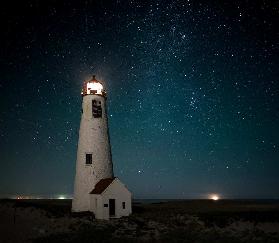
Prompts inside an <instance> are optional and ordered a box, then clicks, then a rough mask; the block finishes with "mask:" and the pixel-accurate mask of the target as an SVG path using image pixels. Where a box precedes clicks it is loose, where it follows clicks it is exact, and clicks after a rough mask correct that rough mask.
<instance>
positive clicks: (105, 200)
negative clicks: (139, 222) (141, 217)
mask: <svg viewBox="0 0 279 243" xmlns="http://www.w3.org/2000/svg"><path fill="white" fill-rule="evenodd" d="M131 205H132V194H131V192H130V191H129V190H128V189H127V187H126V186H125V185H124V184H123V183H122V182H121V181H120V180H119V179H118V178H117V177H113V178H105V179H101V180H100V181H99V182H98V183H97V184H96V185H95V188H94V189H93V190H92V191H91V192H90V208H89V211H91V212H93V213H94V214H95V218H96V219H110V218H120V217H122V216H128V215H130V214H131V213H132V206H131Z"/></svg>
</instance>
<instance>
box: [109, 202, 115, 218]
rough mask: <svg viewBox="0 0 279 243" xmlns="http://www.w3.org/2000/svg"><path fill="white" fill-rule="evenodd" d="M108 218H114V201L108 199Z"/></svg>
mask: <svg viewBox="0 0 279 243" xmlns="http://www.w3.org/2000/svg"><path fill="white" fill-rule="evenodd" d="M109 216H110V217H113V216H115V199H109Z"/></svg>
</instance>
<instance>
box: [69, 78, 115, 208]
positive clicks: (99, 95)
mask: <svg viewBox="0 0 279 243" xmlns="http://www.w3.org/2000/svg"><path fill="white" fill-rule="evenodd" d="M81 94H82V96H83V101H82V116H81V122H80V129H79V141H78V151H77V161H76V176H75V185H74V197H73V203H72V211H74V212H79V211H88V210H89V205H90V203H89V200H90V199H89V193H90V192H91V191H92V189H94V186H95V185H96V184H97V182H98V181H99V180H101V179H104V178H111V177H113V168H112V160H111V149H110V141H109V133H108V119H107V112H106V92H105V91H104V88H103V85H102V84H101V83H100V81H98V80H96V79H95V76H93V78H92V79H91V80H89V81H85V82H84V84H83V89H82V92H81Z"/></svg>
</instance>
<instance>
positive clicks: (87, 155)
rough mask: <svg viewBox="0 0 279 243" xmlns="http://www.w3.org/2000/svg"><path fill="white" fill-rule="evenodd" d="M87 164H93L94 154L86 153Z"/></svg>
mask: <svg viewBox="0 0 279 243" xmlns="http://www.w3.org/2000/svg"><path fill="white" fill-rule="evenodd" d="M85 164H87V165H91V164H92V154H86V156H85Z"/></svg>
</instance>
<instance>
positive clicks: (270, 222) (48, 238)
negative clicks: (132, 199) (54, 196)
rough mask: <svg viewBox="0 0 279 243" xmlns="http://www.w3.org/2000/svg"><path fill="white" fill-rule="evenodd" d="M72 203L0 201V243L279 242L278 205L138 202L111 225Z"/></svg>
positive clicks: (257, 201)
mask: <svg viewBox="0 0 279 243" xmlns="http://www.w3.org/2000/svg"><path fill="white" fill-rule="evenodd" d="M70 205H71V201H70V200H0V243H2V242H3V243H4V242H5V243H6V242H7V243H8V242H21V243H24V242H85V243H86V242H189V243H200V242H204V243H208V242H210V243H217V242H221V243H233V242H235V243H236V242H257V243H259V242H268V243H269V242H274V243H278V242H279V202H278V201H263V200H262V201H261V200H250V201H248V200H234V201H233V200H220V201H211V200H186V201H170V202H162V203H152V202H149V203H148V202H147V203H134V205H133V212H134V213H133V215H131V216H130V217H126V218H121V219H114V220H110V221H102V220H95V219H94V218H93V217H92V215H91V214H83V215H73V214H71V212H70Z"/></svg>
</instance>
